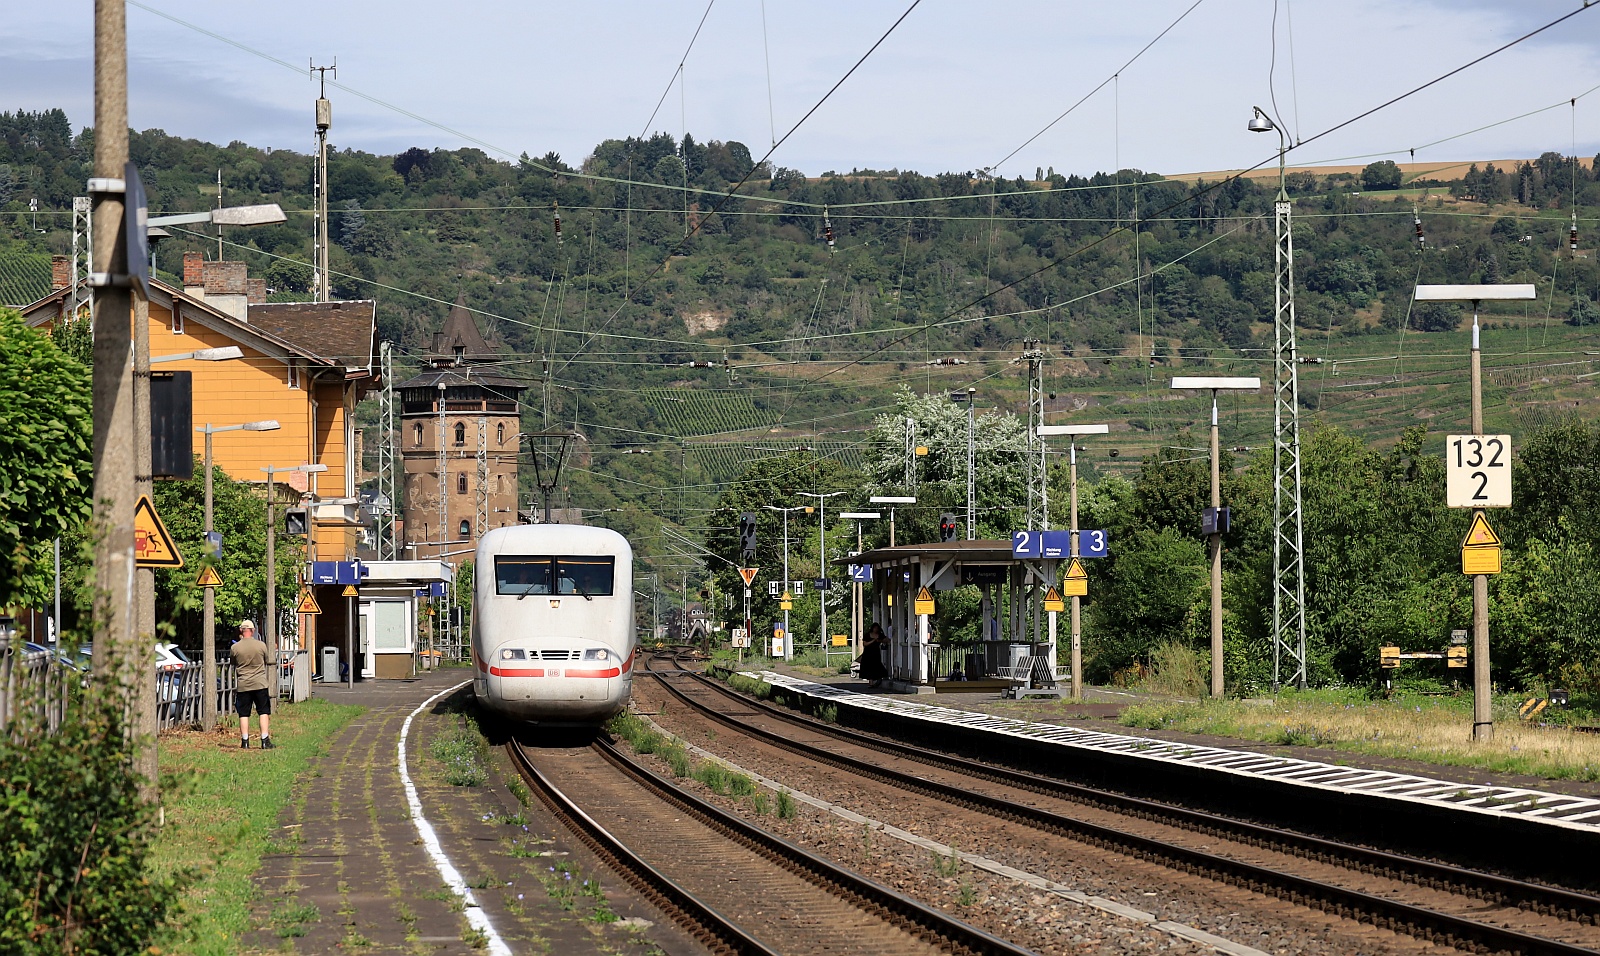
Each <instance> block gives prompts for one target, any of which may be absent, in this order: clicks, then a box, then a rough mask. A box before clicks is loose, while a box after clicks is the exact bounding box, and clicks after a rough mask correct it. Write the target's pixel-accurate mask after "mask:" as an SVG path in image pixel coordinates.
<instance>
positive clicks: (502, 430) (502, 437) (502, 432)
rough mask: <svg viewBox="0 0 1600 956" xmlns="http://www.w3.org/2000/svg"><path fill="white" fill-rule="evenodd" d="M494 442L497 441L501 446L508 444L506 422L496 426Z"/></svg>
mask: <svg viewBox="0 0 1600 956" xmlns="http://www.w3.org/2000/svg"><path fill="white" fill-rule="evenodd" d="M494 440H495V442H496V443H498V444H501V445H504V444H505V443H506V423H505V422H501V423H500V424H498V425H496V426H494Z"/></svg>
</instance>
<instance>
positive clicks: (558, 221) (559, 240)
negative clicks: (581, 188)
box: [550, 202, 562, 246]
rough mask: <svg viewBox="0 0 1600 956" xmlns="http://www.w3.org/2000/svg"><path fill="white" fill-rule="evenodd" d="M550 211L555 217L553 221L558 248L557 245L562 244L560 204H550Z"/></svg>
mask: <svg viewBox="0 0 1600 956" xmlns="http://www.w3.org/2000/svg"><path fill="white" fill-rule="evenodd" d="M550 211H551V212H552V213H553V214H554V215H555V220H556V245H558V246H559V245H561V244H562V238H561V204H560V203H558V202H552V203H551V204H550Z"/></svg>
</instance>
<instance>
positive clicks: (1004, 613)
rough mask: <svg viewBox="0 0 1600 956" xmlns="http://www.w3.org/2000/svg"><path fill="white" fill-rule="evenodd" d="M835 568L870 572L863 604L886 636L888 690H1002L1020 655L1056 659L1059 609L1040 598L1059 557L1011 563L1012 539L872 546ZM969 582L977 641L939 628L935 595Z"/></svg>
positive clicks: (1051, 581)
mask: <svg viewBox="0 0 1600 956" xmlns="http://www.w3.org/2000/svg"><path fill="white" fill-rule="evenodd" d="M836 563H837V564H841V565H855V566H856V567H857V568H862V569H867V571H869V572H870V578H869V579H867V581H866V582H865V583H868V584H869V586H870V589H871V590H870V596H869V597H868V598H867V601H868V605H867V606H868V609H869V611H870V615H869V616H870V619H871V621H873V622H875V623H877V624H879V625H881V626H882V627H883V630H884V633H885V634H887V635H888V637H889V648H890V650H889V655H888V660H887V661H886V665H887V668H888V672H889V678H888V685H889V687H890V688H891V689H893V690H897V691H901V692H903V693H924V694H926V693H935V692H938V691H940V690H948V691H958V690H959V691H967V692H970V691H976V690H982V689H989V688H991V687H992V688H993V689H997V690H1000V689H1005V688H1007V687H1009V686H1010V685H1011V683H1012V682H1011V680H1010V679H1009V678H1004V677H1002V676H1001V675H1002V673H1003V669H1006V668H1011V667H1013V666H1015V665H1016V664H1017V662H1018V661H1020V660H1021V658H1022V657H1024V656H1029V657H1033V658H1035V659H1039V658H1042V659H1044V660H1047V661H1049V662H1051V665H1052V666H1053V664H1054V662H1055V660H1056V612H1054V611H1047V610H1045V607H1044V606H1045V600H1044V599H1045V597H1046V593H1047V590H1048V588H1050V587H1051V586H1053V585H1054V584H1055V583H1056V575H1057V573H1058V571H1059V565H1060V563H1061V561H1060V559H1054V558H1027V559H1023V558H1015V557H1013V556H1012V552H1011V542H1010V541H950V542H945V543H941V544H903V545H898V546H896V547H890V548H877V549H875V550H872V551H867V552H864V553H862V554H860V555H857V556H855V557H852V558H848V559H840V560H839V561H837V562H836ZM967 585H971V586H975V587H977V588H978V591H979V594H980V603H979V625H978V639H977V640H976V641H973V640H971V639H970V638H966V637H963V638H962V639H961V640H953V638H954V637H955V635H953V634H950V633H949V632H948V631H947V630H946V628H944V627H942V626H941V623H942V622H941V620H940V615H939V611H940V606H939V605H940V595H941V594H943V593H946V592H948V591H950V590H952V589H954V588H957V587H962V586H967ZM919 598H932V601H931V602H929V601H919V600H918V599H919ZM930 603H931V605H932V608H931V610H930V608H929V604H930ZM1052 676H1054V675H1053V672H1052ZM952 677H959V680H952V679H951V678H952Z"/></svg>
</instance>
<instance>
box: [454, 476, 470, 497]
mask: <svg viewBox="0 0 1600 956" xmlns="http://www.w3.org/2000/svg"><path fill="white" fill-rule="evenodd" d="M466 493H467V476H466V475H456V494H458V495H464V494H466Z"/></svg>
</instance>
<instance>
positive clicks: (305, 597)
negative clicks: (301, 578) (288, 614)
mask: <svg viewBox="0 0 1600 956" xmlns="http://www.w3.org/2000/svg"><path fill="white" fill-rule="evenodd" d="M294 611H295V613H296V614H321V613H322V608H320V607H318V606H317V599H316V598H315V597H313V596H312V594H311V589H310V588H306V589H305V590H304V591H301V592H300V603H299V605H297V606H296V607H295V609H294Z"/></svg>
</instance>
